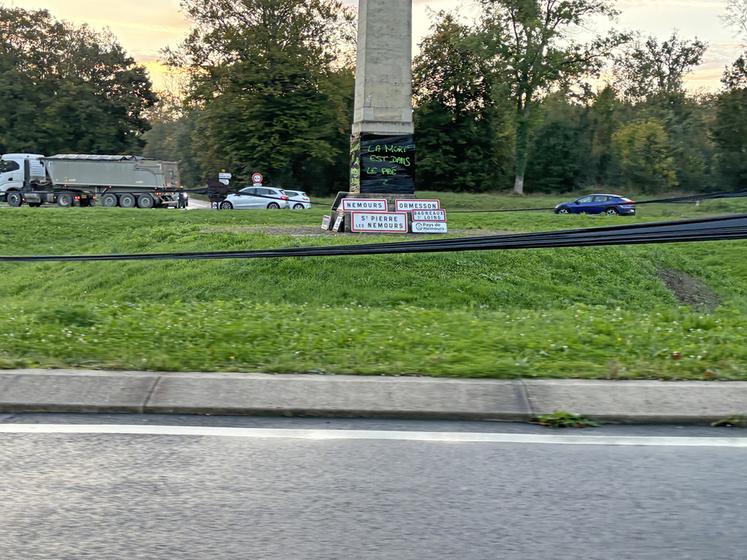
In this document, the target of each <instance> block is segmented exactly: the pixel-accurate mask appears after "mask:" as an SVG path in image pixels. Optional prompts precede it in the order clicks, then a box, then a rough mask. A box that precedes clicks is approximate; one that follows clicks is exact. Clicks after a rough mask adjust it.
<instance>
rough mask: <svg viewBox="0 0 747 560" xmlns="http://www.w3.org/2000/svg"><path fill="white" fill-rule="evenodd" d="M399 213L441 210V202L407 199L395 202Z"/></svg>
mask: <svg viewBox="0 0 747 560" xmlns="http://www.w3.org/2000/svg"><path fill="white" fill-rule="evenodd" d="M395 204H396V208H395V210H396V211H397V212H410V211H412V210H438V209H439V208H441V201H440V200H437V199H435V198H434V199H425V198H419V199H418V198H406V199H397V200H396V201H395Z"/></svg>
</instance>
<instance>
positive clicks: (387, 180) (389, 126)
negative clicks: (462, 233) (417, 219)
mask: <svg viewBox="0 0 747 560" xmlns="http://www.w3.org/2000/svg"><path fill="white" fill-rule="evenodd" d="M413 133H414V127H413V122H412V0H360V4H359V9H358V65H357V68H356V76H355V113H354V118H353V135H352V142H351V150H350V151H351V171H350V192H351V193H390V194H410V195H412V194H414V192H415V142H414V136H413Z"/></svg>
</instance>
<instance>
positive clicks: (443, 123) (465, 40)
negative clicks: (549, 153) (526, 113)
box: [413, 13, 510, 192]
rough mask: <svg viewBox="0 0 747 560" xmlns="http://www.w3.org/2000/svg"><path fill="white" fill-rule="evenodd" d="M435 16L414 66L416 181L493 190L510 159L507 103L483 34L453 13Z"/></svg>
mask: <svg viewBox="0 0 747 560" xmlns="http://www.w3.org/2000/svg"><path fill="white" fill-rule="evenodd" d="M438 17H439V19H438V20H437V22H436V23H435V24H434V27H433V34H432V35H431V36H429V37H427V38H426V39H425V40H424V41H423V43H422V44H421V46H420V54H419V55H418V56H417V57H416V58H415V62H414V68H413V78H414V95H415V100H416V109H415V129H416V133H417V138H416V142H417V146H418V154H419V155H418V171H417V175H416V177H417V183H418V187H423V188H428V189H433V190H448V191H470V192H479V191H485V190H492V189H495V188H496V187H497V186H499V185H501V184H502V183H503V182H504V180H505V178H506V177H505V168H506V167H507V164H508V163H509V161H510V153H509V150H510V146H509V145H508V142H507V141H506V140H505V137H506V136H507V135H508V133H507V130H506V129H507V125H508V116H507V110H506V109H507V108H506V106H505V103H504V104H503V105H501V103H500V101H499V95H498V92H499V89H500V88H499V87H498V86H497V84H496V83H495V82H494V81H493V80H491V70H490V61H489V59H488V57H487V56H486V55H485V48H484V44H483V42H482V40H481V36H480V35H479V34H478V33H477V32H476V31H475V30H473V29H471V28H469V27H467V26H465V25H462V24H460V23H458V22H457V21H456V20H455V19H454V17H453V16H452V15H449V14H445V13H441V14H439V16H438ZM502 131H503V135H502V134H501V133H502Z"/></svg>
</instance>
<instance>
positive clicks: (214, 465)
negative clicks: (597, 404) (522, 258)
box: [0, 415, 747, 560]
mask: <svg viewBox="0 0 747 560" xmlns="http://www.w3.org/2000/svg"><path fill="white" fill-rule="evenodd" d="M93 424H96V425H97V426H95V427H89V425H93ZM34 430H36V431H34ZM94 430H99V431H110V432H123V433H86V432H92V431H94ZM60 431H63V432H64V433H59V432H60ZM76 431H78V432H83V433H75V432H76ZM138 431H140V432H141V433H134V432H138ZM568 434H570V435H572V436H582V437H583V438H585V439H584V440H583V441H575V440H567V439H566V440H564V439H562V438H563V436H565V435H568ZM559 435H560V438H558V436H559ZM631 438H635V439H631ZM746 439H747V431H743V430H731V431H730V430H715V429H708V428H680V429H676V428H646V427H632V428H625V427H610V428H602V429H595V430H589V431H573V432H559V431H555V430H547V429H542V428H537V427H532V426H521V425H511V424H493V423H480V424H478V423H443V422H437V423H431V422H408V423H403V422H386V421H358V422H356V421H325V420H277V419H275V420H272V419H243V418H196V417H191V418H185V417H153V416H150V417H143V416H125V415H123V416H85V415H82V416H73V415H22V416H10V415H5V416H0V473H2V476H1V477H0V504H2V507H1V508H0V558H3V559H9V560H10V559H19V560H20V559H23V560H35V559H50V560H51V559H54V560H60V559H76V560H77V559H89V558H90V559H96V560H104V559H118V560H121V559H131V558H138V559H140V558H142V559H148V560H155V559H162V558H163V559H166V558H168V559H175V558H178V559H180V560H187V559H210V560H220V559H258V560H260V559H294V560H295V559H319V560H322V559H324V560H328V559H356V560H357V559H382V560H383V559H387V560H390V559H391V560H407V559H413V560H414V559H418V560H424V559H446V558H448V559H451V558H454V559H465V560H472V559H496V558H501V559H522V560H534V559H540V560H542V559H553V560H554V559H559V558H573V559H610V560H621V559H649V558H650V559H657V560H659V559H663V558H672V559H677V560H683V559H703V560H718V559H735V560H743V559H744V558H746V557H747V552H745V551H747V530H745V526H744V521H745V512H746V511H747V476H746V475H745V473H746V472H747V441H746ZM632 444H635V445H632Z"/></svg>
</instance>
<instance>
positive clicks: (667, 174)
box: [612, 119, 677, 193]
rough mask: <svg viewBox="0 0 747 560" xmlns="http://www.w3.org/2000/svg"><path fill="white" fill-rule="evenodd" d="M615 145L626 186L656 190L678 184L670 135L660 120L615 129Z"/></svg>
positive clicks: (643, 190)
mask: <svg viewBox="0 0 747 560" xmlns="http://www.w3.org/2000/svg"><path fill="white" fill-rule="evenodd" d="M612 144H613V148H614V150H615V155H616V159H617V163H618V165H619V168H620V172H621V174H622V181H621V182H622V184H623V185H624V186H625V187H626V188H629V189H633V190H634V191H640V192H644V193H656V192H661V191H665V190H667V189H671V188H674V187H676V186H677V174H676V172H675V168H674V159H673V158H672V156H671V150H672V148H671V145H670V140H669V135H668V134H667V130H666V128H665V127H664V125H663V124H662V123H661V122H660V121H658V120H656V119H648V120H641V121H636V122H632V123H630V124H627V125H625V126H623V127H622V128H620V129H619V130H618V131H617V132H615V134H614V135H613V137H612Z"/></svg>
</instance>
